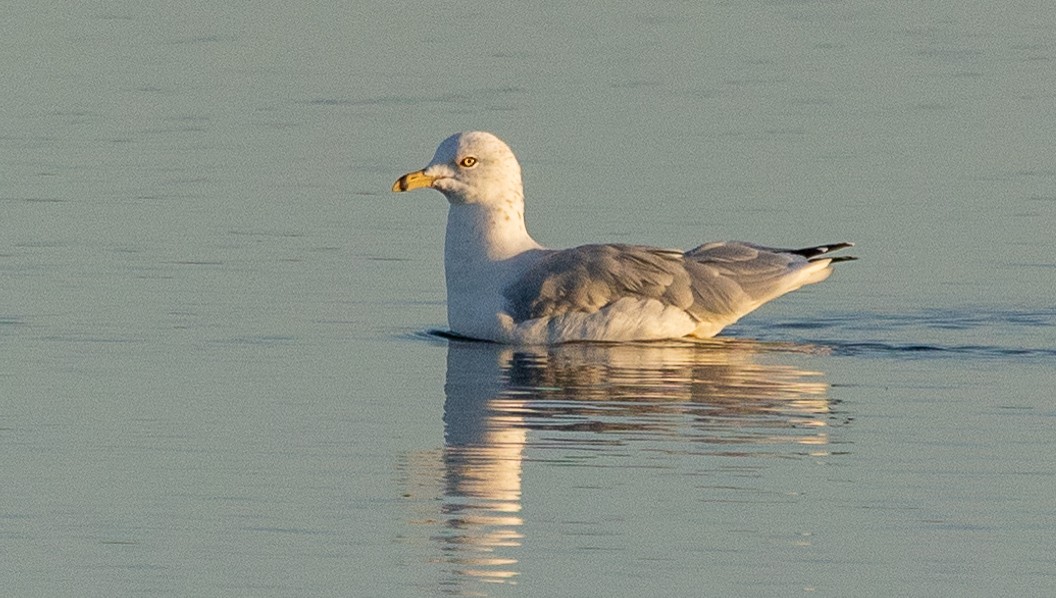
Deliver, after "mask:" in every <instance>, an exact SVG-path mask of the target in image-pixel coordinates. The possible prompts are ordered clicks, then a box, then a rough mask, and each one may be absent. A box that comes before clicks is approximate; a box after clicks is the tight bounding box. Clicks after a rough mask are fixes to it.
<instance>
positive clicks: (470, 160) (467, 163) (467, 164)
mask: <svg viewBox="0 0 1056 598" xmlns="http://www.w3.org/2000/svg"><path fill="white" fill-rule="evenodd" d="M458 165H459V166H461V167H462V168H473V167H474V166H476V165H477V159H476V158H474V157H473V156H466V157H465V158H462V159H461V160H459V161H458Z"/></svg>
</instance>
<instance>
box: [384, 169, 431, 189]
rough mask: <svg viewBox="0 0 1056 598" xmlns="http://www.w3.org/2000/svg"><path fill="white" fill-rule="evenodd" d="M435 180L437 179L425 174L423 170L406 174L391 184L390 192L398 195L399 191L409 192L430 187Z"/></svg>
mask: <svg viewBox="0 0 1056 598" xmlns="http://www.w3.org/2000/svg"><path fill="white" fill-rule="evenodd" d="M436 179H437V177H433V176H429V175H427V174H425V171H424V170H417V171H415V172H408V173H407V174H405V175H403V176H401V177H400V178H399V180H398V181H396V182H395V183H393V184H392V190H393V191H395V192H397V193H399V192H400V191H410V190H411V189H418V188H419V187H431V186H432V185H433V181H435V180H436Z"/></svg>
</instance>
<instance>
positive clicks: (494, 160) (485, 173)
mask: <svg viewBox="0 0 1056 598" xmlns="http://www.w3.org/2000/svg"><path fill="white" fill-rule="evenodd" d="M419 187H432V188H433V189H436V190H437V191H440V192H441V193H443V194H444V195H445V196H446V197H447V200H448V201H449V202H451V203H452V204H494V205H504V204H505V205H508V204H509V203H510V202H511V201H516V202H521V201H524V189H523V187H522V185H521V165H520V164H518V163H517V158H516V157H515V156H514V155H513V152H512V151H511V150H510V148H509V146H507V145H506V144H505V143H503V142H502V140H501V139H499V138H498V137H496V136H494V135H492V134H491V133H485V132H483V131H469V132H466V133H456V134H454V135H452V136H450V137H448V138H447V139H445V140H443V141H442V142H441V143H440V147H438V148H436V154H435V155H434V156H433V159H432V161H430V162H429V165H428V166H426V167H425V168H423V169H421V170H418V171H415V172H409V173H407V174H405V175H403V176H402V177H400V179H399V180H398V181H396V183H395V184H393V185H392V190H393V191H397V192H399V191H410V190H411V189H417V188H419Z"/></svg>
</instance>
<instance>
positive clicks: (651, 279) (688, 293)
mask: <svg viewBox="0 0 1056 598" xmlns="http://www.w3.org/2000/svg"><path fill="white" fill-rule="evenodd" d="M846 246H849V245H848V244H839V245H829V246H819V247H815V248H808V249H803V250H782V249H771V248H766V247H761V246H758V245H752V244H750V243H740V242H720V243H708V244H705V245H701V246H700V247H697V248H696V249H693V250H690V251H687V252H685V253H683V252H681V251H678V250H670V249H658V248H655V247H645V246H641V245H619V244H611V245H582V246H580V247H574V248H572V249H565V250H559V251H552V252H550V253H548V254H547V255H545V256H544V257H542V258H541V259H540V260H539V261H537V262H536V263H535V264H533V265H532V266H531V267H529V268H528V270H527V271H526V272H525V273H524V274H523V275H522V276H521V278H520V279H518V280H517V281H515V282H514V283H513V284H511V285H510V286H509V287H507V288H506V290H505V292H504V296H505V298H506V301H507V307H508V310H509V312H510V315H511V316H512V317H513V319H514V321H516V322H523V321H525V320H530V319H534V318H541V317H548V316H554V315H558V314H562V313H569V312H586V313H592V312H595V311H597V310H599V309H602V308H604V307H605V306H607V305H609V304H611V303H613V302H615V301H617V300H619V299H621V298H624V297H631V298H638V299H655V300H658V301H660V302H662V303H664V304H667V305H672V306H675V307H679V308H681V309H684V310H685V311H686V312H688V313H689V314H691V315H693V316H694V317H695V318H697V319H698V320H701V321H704V320H715V319H728V318H736V317H739V316H740V315H743V314H744V313H747V312H748V311H751V310H752V309H755V308H756V307H758V306H759V305H761V304H762V303H764V302H766V301H769V300H770V299H773V298H774V297H777V296H779V295H781V294H784V293H786V292H788V291H790V290H793V289H794V288H796V286H798V285H796V286H793V287H791V288H789V286H788V279H789V277H790V275H792V274H794V273H795V271H796V270H798V269H800V268H803V267H804V266H807V265H809V263H810V259H811V258H812V257H815V256H817V255H821V254H824V253H826V252H828V251H834V250H836V249H842V248H843V247H846ZM825 259H827V258H825Z"/></svg>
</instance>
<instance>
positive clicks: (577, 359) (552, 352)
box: [418, 340, 831, 596]
mask: <svg viewBox="0 0 1056 598" xmlns="http://www.w3.org/2000/svg"><path fill="white" fill-rule="evenodd" d="M789 352H811V349H810V348H809V347H800V346H787V345H781V346H778V345H772V344H767V345H764V344H760V343H755V342H751V341H736V340H734V341H730V340H712V341H706V342H692V343H690V342H674V343H640V344H634V343H628V344H571V345H564V346H560V347H540V348H510V347H502V346H497V345H492V344H488V343H470V342H460V341H451V342H449V344H448V363H447V380H446V384H445V387H444V390H445V397H446V399H445V403H444V439H445V442H444V447H443V450H442V451H441V453H440V458H439V462H440V463H439V465H440V469H441V471H440V472H438V475H437V482H438V483H439V486H440V488H439V490H440V496H439V501H438V504H439V505H440V506H439V510H438V511H434V512H433V514H432V515H428V516H423V517H420V518H418V521H431V522H432V524H433V525H435V526H436V533H435V534H434V535H433V536H432V538H433V541H434V544H435V546H436V547H437V549H438V553H437V555H436V556H435V557H434V558H433V559H432V560H433V561H434V562H438V563H440V564H441V565H442V566H443V567H444V570H445V571H446V575H447V578H445V580H444V581H442V582H441V586H442V589H443V591H444V593H447V594H453V595H463V596H468V595H487V592H486V589H484V588H486V586H481V585H479V582H491V583H506V584H508V583H516V580H517V576H518V573H519V570H518V559H517V549H518V548H519V547H520V546H521V545H522V543H524V542H526V541H529V540H528V539H526V538H525V537H524V534H523V531H522V528H523V527H524V519H523V516H522V505H521V494H522V488H521V484H522V466H523V461H524V453H525V450H526V449H527V448H530V447H531V442H532V438H533V435H534V434H535V433H536V432H541V431H545V433H546V437H547V439H548V441H549V442H551V443H552V441H553V439H554V438H555V436H556V437H557V438H558V439H561V440H565V441H567V443H568V444H563V445H562V446H563V447H567V446H575V443H576V442H590V440H589V438H590V437H598V436H601V437H605V438H607V439H609V438H611V439H614V440H616V441H617V442H616V443H615V444H623V443H626V442H629V441H631V440H634V441H643V440H645V441H649V442H662V443H669V444H670V446H669V447H666V450H668V451H669V452H673V453H679V452H680V453H683V454H687V455H696V454H704V455H705V456H707V455H722V456H733V457H736V456H741V455H745V456H747V455H753V456H759V455H761V454H762V455H766V454H781V455H800V456H812V457H818V456H824V455H825V454H827V453H828V451H827V450H826V448H825V447H826V446H827V445H828V444H829V437H828V418H829V417H830V409H831V408H830V401H829V399H828V396H827V391H828V384H826V383H825V382H824V381H823V380H822V379H821V377H822V374H821V373H819V372H815V371H810V370H804V369H800V368H797V367H795V366H792V365H788V364H787V363H780V362H781V361H782V360H784V361H789V360H790V359H788V353H789ZM783 358H784V359H783ZM562 435H564V436H565V437H562ZM594 446H595V448H597V445H594ZM795 447H802V448H800V449H796V448H795ZM767 451H769V452H767ZM702 458H703V457H702ZM422 515H425V514H422ZM474 584H476V585H474Z"/></svg>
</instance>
